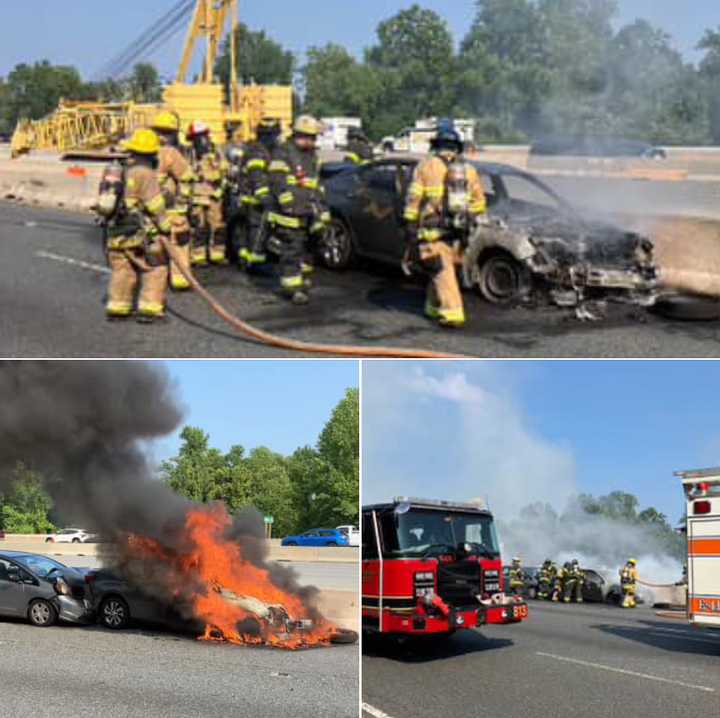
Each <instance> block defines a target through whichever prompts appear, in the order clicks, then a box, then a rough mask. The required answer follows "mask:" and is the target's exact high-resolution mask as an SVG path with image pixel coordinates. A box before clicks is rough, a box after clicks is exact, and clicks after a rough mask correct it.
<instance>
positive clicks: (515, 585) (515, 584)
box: [508, 558, 525, 596]
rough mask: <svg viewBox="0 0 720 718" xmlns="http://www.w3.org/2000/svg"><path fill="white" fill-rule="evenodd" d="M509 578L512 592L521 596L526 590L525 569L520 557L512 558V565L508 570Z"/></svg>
mask: <svg viewBox="0 0 720 718" xmlns="http://www.w3.org/2000/svg"><path fill="white" fill-rule="evenodd" d="M508 578H509V580H510V581H509V582H510V593H511V594H512V595H513V596H521V595H522V593H523V591H524V590H525V571H523V567H522V563H521V561H520V559H519V558H514V559H513V560H512V565H511V566H510V570H509V571H508Z"/></svg>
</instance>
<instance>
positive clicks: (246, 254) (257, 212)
mask: <svg viewBox="0 0 720 718" xmlns="http://www.w3.org/2000/svg"><path fill="white" fill-rule="evenodd" d="M281 132H282V130H281V127H280V121H279V120H276V119H274V118H271V117H266V118H263V119H262V120H261V121H260V123H259V124H258V126H257V128H256V130H255V133H256V135H257V140H256V141H255V142H251V143H250V144H249V145H248V146H247V149H246V151H245V155H244V158H243V162H242V166H241V172H242V177H243V195H242V204H243V206H244V208H245V212H246V217H247V222H246V234H245V241H244V243H243V245H242V247H241V249H240V260H241V262H242V263H243V264H244V266H245V267H247V268H248V269H251V268H252V267H255V266H257V265H259V264H264V263H265V262H266V261H267V257H266V256H265V231H264V230H265V227H266V221H267V218H268V217H269V215H270V213H271V212H273V211H274V209H275V198H274V196H273V194H272V192H271V191H270V176H269V173H268V172H269V169H270V164H271V162H272V160H273V157H274V156H275V155H276V154H277V152H278V147H279V141H280V134H281Z"/></svg>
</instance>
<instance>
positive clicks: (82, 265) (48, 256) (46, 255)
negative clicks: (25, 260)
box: [35, 250, 111, 274]
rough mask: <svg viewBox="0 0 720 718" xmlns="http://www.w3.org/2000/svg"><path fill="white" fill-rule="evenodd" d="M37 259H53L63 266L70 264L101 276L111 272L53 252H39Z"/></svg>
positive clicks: (36, 253)
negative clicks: (98, 273)
mask: <svg viewBox="0 0 720 718" xmlns="http://www.w3.org/2000/svg"><path fill="white" fill-rule="evenodd" d="M35 256H36V257H42V258H43V259H52V260H53V261H55V262H62V263H63V264H70V265H72V266H73V267H80V268H81V269H90V270H91V271H93V272H100V273H101V274H110V273H111V272H110V270H109V269H108V268H107V267H101V266H100V265H99V264H91V263H90V262H83V261H82V260H81V259H73V258H72V257H65V256H64V255H62V254H53V253H52V252H45V251H42V250H41V251H39V252H35Z"/></svg>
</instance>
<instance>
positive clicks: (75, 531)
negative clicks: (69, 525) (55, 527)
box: [60, 529, 78, 534]
mask: <svg viewBox="0 0 720 718" xmlns="http://www.w3.org/2000/svg"><path fill="white" fill-rule="evenodd" d="M60 533H61V534H76V533H78V531H77V529H63V530H62V531H61V532H60Z"/></svg>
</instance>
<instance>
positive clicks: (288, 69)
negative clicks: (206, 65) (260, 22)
mask: <svg viewBox="0 0 720 718" xmlns="http://www.w3.org/2000/svg"><path fill="white" fill-rule="evenodd" d="M235 48H236V64H237V71H238V80H239V81H240V82H242V83H243V84H245V85H250V84H257V85H291V84H292V81H293V73H294V71H295V56H294V55H293V53H292V52H290V51H289V50H286V49H285V48H283V46H282V45H281V44H280V43H278V42H276V41H275V40H273V39H272V38H270V37H268V36H267V35H266V34H265V32H264V31H263V30H261V31H259V32H255V31H253V30H250V29H249V28H248V27H247V25H244V24H242V23H240V24H239V25H238V27H237V30H236V32H235ZM215 74H216V75H217V76H218V77H219V78H220V81H221V82H222V83H223V85H228V83H229V82H230V36H229V35H228V37H227V38H226V39H225V41H224V43H223V46H222V50H221V52H220V55H219V57H218V60H217V63H216V65H215Z"/></svg>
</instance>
